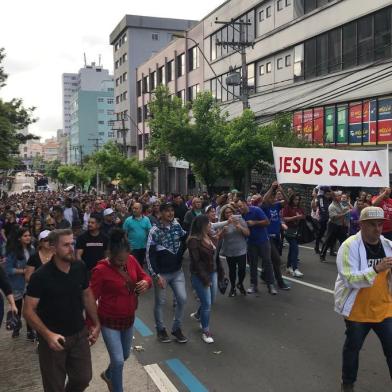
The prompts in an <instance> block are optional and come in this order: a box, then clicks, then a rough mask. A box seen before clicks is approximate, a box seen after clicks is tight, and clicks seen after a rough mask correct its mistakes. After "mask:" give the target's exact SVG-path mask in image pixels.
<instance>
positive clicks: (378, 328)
mask: <svg viewBox="0 0 392 392" xmlns="http://www.w3.org/2000/svg"><path fill="white" fill-rule="evenodd" d="M345 323H346V341H345V342H344V346H343V369H342V381H343V383H344V384H354V383H355V381H356V380H357V374H358V364H359V352H360V350H361V348H362V345H363V342H364V341H365V338H366V336H367V335H368V333H369V332H370V330H371V329H372V330H373V331H374V332H375V333H376V335H377V336H378V338H379V339H380V342H381V345H382V348H383V351H384V355H385V357H386V360H387V364H388V367H389V374H390V376H391V379H392V317H390V318H387V319H385V320H384V321H382V322H380V323H360V322H356V321H348V320H345Z"/></svg>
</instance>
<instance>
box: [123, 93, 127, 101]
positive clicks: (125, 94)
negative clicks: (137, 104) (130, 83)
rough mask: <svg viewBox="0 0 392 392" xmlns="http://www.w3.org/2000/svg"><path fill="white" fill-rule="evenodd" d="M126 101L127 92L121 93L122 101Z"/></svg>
mask: <svg viewBox="0 0 392 392" xmlns="http://www.w3.org/2000/svg"><path fill="white" fill-rule="evenodd" d="M127 99H128V91H124V92H123V100H124V101H126V100H127Z"/></svg>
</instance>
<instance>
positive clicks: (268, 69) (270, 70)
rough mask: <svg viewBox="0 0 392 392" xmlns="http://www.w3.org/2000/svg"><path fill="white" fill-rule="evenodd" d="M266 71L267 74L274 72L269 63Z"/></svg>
mask: <svg viewBox="0 0 392 392" xmlns="http://www.w3.org/2000/svg"><path fill="white" fill-rule="evenodd" d="M266 70H267V73H271V72H272V63H267V65H266Z"/></svg>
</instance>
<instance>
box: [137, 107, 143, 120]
mask: <svg viewBox="0 0 392 392" xmlns="http://www.w3.org/2000/svg"><path fill="white" fill-rule="evenodd" d="M142 121H143V109H142V108H141V107H138V108H137V122H138V123H141V122H142Z"/></svg>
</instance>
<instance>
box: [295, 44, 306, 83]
mask: <svg viewBox="0 0 392 392" xmlns="http://www.w3.org/2000/svg"><path fill="white" fill-rule="evenodd" d="M303 76H304V44H301V45H297V46H296V47H295V48H294V80H301V79H303Z"/></svg>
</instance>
